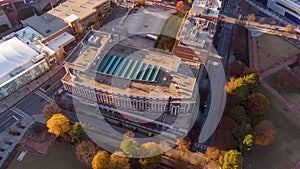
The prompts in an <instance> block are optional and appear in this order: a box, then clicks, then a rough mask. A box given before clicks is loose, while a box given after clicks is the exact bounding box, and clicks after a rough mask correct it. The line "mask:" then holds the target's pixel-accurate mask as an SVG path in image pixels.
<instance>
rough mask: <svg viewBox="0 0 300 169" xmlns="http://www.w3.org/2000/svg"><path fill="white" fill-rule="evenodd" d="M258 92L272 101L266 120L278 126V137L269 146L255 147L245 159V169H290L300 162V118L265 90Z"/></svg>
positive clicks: (260, 88) (260, 89)
mask: <svg viewBox="0 0 300 169" xmlns="http://www.w3.org/2000/svg"><path fill="white" fill-rule="evenodd" d="M258 91H259V92H262V93H263V94H265V96H266V97H267V98H269V99H270V102H271V107H270V109H269V110H268V112H267V113H266V119H269V120H271V121H272V122H273V123H274V125H275V126H276V128H277V137H276V139H275V140H274V141H273V142H272V143H271V145H269V146H255V147H254V151H253V152H252V153H251V154H250V155H249V156H248V158H247V159H245V165H246V166H245V168H246V169H290V168H292V167H293V166H294V165H295V164H296V163H298V161H299V160H300V153H299V152H300V146H299V140H300V123H299V118H300V117H299V115H296V114H295V113H294V112H292V111H290V109H288V108H287V107H285V106H284V105H283V104H282V103H281V102H280V101H278V100H277V99H276V98H275V97H274V96H273V95H272V94H270V93H269V92H268V91H266V90H265V89H264V88H262V87H259V89H258Z"/></svg>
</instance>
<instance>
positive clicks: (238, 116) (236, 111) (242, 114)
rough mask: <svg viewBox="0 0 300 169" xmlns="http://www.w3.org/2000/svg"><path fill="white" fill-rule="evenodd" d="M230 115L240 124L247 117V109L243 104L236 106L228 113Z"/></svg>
mask: <svg viewBox="0 0 300 169" xmlns="http://www.w3.org/2000/svg"><path fill="white" fill-rule="evenodd" d="M228 116H229V117H231V118H232V119H234V121H235V122H237V123H239V124H240V123H242V121H243V120H245V119H246V118H247V115H246V111H245V109H244V107H243V106H236V107H235V108H233V109H232V110H231V111H230V112H229V113H228Z"/></svg>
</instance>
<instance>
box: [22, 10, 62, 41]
mask: <svg viewBox="0 0 300 169" xmlns="http://www.w3.org/2000/svg"><path fill="white" fill-rule="evenodd" d="M66 17H67V16H66ZM22 22H23V23H25V24H26V25H28V26H30V27H32V28H33V29H35V30H36V31H38V32H39V33H40V34H42V35H43V36H44V37H48V36H50V35H52V34H54V33H55V32H57V31H59V30H61V29H63V28H65V27H66V26H67V24H66V23H65V22H64V20H63V19H61V18H58V17H56V16H54V15H52V14H49V13H45V14H43V15H41V16H36V15H34V16H32V17H29V18H27V19H25V20H24V21H22Z"/></svg>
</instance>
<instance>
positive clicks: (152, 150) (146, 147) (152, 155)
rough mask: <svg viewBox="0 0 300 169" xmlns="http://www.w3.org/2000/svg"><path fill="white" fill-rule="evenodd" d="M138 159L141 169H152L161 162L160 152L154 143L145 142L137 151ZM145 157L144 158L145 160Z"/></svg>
mask: <svg viewBox="0 0 300 169" xmlns="http://www.w3.org/2000/svg"><path fill="white" fill-rule="evenodd" d="M139 155H140V156H142V158H140V159H139V162H140V164H141V165H142V168H143V169H154V168H156V166H157V165H158V163H159V162H160V160H161V157H162V155H161V150H160V148H159V146H158V145H157V144H156V143H155V142H147V143H144V144H142V145H141V147H140V149H139ZM145 157H146V158H145Z"/></svg>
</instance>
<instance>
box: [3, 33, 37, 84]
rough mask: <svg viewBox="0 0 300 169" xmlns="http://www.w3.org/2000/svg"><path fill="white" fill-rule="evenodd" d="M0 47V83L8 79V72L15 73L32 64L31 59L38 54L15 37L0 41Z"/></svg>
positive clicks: (9, 76)
mask: <svg viewBox="0 0 300 169" xmlns="http://www.w3.org/2000/svg"><path fill="white" fill-rule="evenodd" d="M0 49H1V50H0V84H2V83H4V82H5V81H7V80H9V79H10V78H11V77H12V76H11V75H10V74H12V75H16V74H18V73H19V72H21V71H23V70H26V69H27V68H29V67H30V66H32V65H33V62H31V59H32V58H33V57H34V56H37V55H38V54H39V53H38V52H36V51H35V50H33V49H32V48H30V47H29V46H27V45H26V44H25V43H23V42H22V41H21V40H19V39H18V38H16V37H13V38H11V39H9V40H7V41H5V42H2V43H0Z"/></svg>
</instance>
